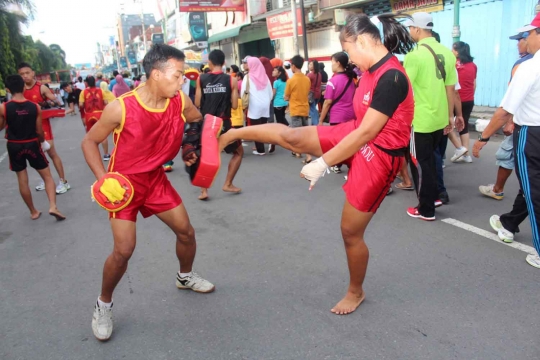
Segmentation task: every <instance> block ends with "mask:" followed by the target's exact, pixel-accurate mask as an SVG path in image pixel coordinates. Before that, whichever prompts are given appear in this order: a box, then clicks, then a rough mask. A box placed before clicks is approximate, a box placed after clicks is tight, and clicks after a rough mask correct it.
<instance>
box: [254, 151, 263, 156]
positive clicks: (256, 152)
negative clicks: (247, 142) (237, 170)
mask: <svg viewBox="0 0 540 360" xmlns="http://www.w3.org/2000/svg"><path fill="white" fill-rule="evenodd" d="M253 155H259V156H263V155H266V153H260V152H258V151H257V150H254V151H253Z"/></svg>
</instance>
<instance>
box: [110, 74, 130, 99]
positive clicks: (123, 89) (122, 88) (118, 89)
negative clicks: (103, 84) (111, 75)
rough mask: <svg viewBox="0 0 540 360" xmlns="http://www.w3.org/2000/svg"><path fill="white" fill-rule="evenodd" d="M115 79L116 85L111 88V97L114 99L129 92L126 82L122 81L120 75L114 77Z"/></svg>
mask: <svg viewBox="0 0 540 360" xmlns="http://www.w3.org/2000/svg"><path fill="white" fill-rule="evenodd" d="M115 79H116V84H115V85H114V86H113V90H112V92H113V95H114V96H115V97H119V96H122V95H124V94H125V93H127V92H129V91H130V90H131V89H130V88H129V86H128V85H127V84H126V82H125V81H124V78H123V77H122V75H116V78H115Z"/></svg>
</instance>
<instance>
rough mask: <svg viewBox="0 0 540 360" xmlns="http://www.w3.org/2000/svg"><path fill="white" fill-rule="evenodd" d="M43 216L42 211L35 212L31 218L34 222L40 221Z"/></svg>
mask: <svg viewBox="0 0 540 360" xmlns="http://www.w3.org/2000/svg"><path fill="white" fill-rule="evenodd" d="M40 216H41V211H37V210H36V212H33V213H31V214H30V217H31V218H32V220H37V219H39V217H40Z"/></svg>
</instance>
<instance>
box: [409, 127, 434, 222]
mask: <svg viewBox="0 0 540 360" xmlns="http://www.w3.org/2000/svg"><path fill="white" fill-rule="evenodd" d="M439 140H440V139H439ZM437 144H438V141H437ZM414 145H415V149H416V159H417V160H418V164H419V166H420V170H421V183H420V179H419V178H418V175H417V176H414V175H415V173H414V172H413V180H414V183H415V188H416V189H418V190H417V192H418V201H419V203H418V212H419V213H420V214H421V215H423V216H425V217H433V216H435V200H437V177H436V171H435V156H434V150H435V138H434V133H427V134H423V133H416V132H415V133H414Z"/></svg>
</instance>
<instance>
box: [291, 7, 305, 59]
mask: <svg viewBox="0 0 540 360" xmlns="http://www.w3.org/2000/svg"><path fill="white" fill-rule="evenodd" d="M292 2H294V0H293V1H292ZM300 15H301V16H302V33H303V34H304V36H302V40H303V41H304V61H306V62H308V61H309V57H308V48H307V29H306V13H305V9H304V0H300Z"/></svg>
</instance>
